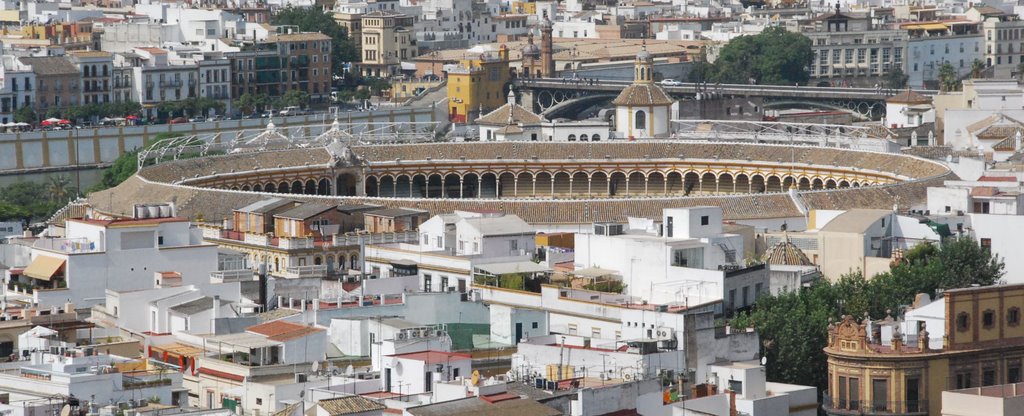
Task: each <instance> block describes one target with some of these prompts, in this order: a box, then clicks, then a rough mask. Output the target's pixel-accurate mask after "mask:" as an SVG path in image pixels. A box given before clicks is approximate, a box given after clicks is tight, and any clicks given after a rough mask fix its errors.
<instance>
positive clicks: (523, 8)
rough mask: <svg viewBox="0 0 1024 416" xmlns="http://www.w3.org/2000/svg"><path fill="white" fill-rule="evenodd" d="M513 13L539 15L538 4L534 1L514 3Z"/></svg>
mask: <svg viewBox="0 0 1024 416" xmlns="http://www.w3.org/2000/svg"><path fill="white" fill-rule="evenodd" d="M512 11H513V13H522V14H537V3H535V2H532V1H513V2H512Z"/></svg>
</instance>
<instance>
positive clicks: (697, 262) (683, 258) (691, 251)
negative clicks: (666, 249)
mask: <svg viewBox="0 0 1024 416" xmlns="http://www.w3.org/2000/svg"><path fill="white" fill-rule="evenodd" d="M672 266H675V267H690V268H694V269H703V268H704V248H703V247H694V248H682V249H676V250H673V251H672Z"/></svg>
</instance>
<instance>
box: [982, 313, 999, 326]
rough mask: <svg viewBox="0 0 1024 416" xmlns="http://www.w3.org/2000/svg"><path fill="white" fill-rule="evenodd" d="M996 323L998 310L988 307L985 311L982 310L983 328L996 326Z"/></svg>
mask: <svg viewBox="0 0 1024 416" xmlns="http://www.w3.org/2000/svg"><path fill="white" fill-rule="evenodd" d="M995 324H996V312H995V311H993V310H991V309H987V310H985V312H982V314H981V327H982V328H991V327H993V326H995Z"/></svg>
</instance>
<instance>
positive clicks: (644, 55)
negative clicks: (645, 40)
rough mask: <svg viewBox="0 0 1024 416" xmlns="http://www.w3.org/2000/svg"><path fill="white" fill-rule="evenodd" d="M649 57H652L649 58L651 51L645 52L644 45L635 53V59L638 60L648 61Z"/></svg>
mask: <svg viewBox="0 0 1024 416" xmlns="http://www.w3.org/2000/svg"><path fill="white" fill-rule="evenodd" d="M651 59H652V58H651V53H650V52H647V48H646V47H644V48H643V49H642V50H641V51H640V53H638V54H636V60H638V61H650V60H651Z"/></svg>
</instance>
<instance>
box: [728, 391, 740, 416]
mask: <svg viewBox="0 0 1024 416" xmlns="http://www.w3.org/2000/svg"><path fill="white" fill-rule="evenodd" d="M729 416H738V412H737V411H736V392H734V391H732V390H729Z"/></svg>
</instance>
